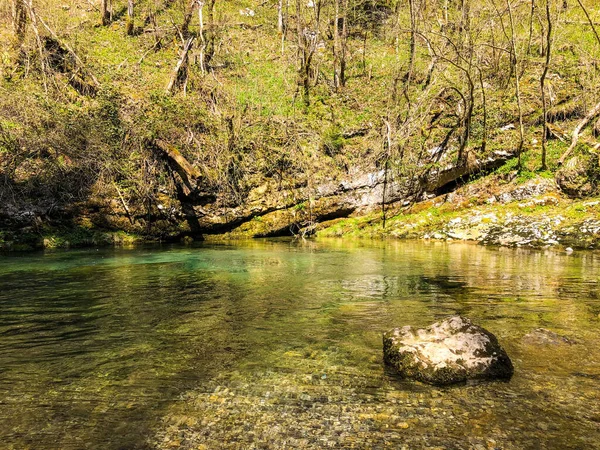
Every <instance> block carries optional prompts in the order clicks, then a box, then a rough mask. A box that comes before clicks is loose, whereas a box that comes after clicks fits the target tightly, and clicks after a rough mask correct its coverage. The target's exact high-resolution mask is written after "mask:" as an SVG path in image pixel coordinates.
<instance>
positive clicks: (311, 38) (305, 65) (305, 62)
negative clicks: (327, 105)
mask: <svg viewBox="0 0 600 450" xmlns="http://www.w3.org/2000/svg"><path fill="white" fill-rule="evenodd" d="M312 8H313V9H314V16H313V17H312V19H311V22H313V23H312V25H313V26H312V27H311V28H309V27H308V26H306V25H305V22H304V19H303V15H302V7H301V2H300V0H296V33H297V39H298V62H299V64H298V86H299V87H301V89H302V99H303V101H304V104H305V105H306V106H309V105H310V83H311V79H312V75H311V73H312V61H313V56H314V54H315V50H316V49H317V42H318V38H319V27H318V25H319V19H320V11H321V2H320V1H318V0H317V1H316V2H315V3H314V4H313V5H312ZM309 23H310V22H309Z"/></svg>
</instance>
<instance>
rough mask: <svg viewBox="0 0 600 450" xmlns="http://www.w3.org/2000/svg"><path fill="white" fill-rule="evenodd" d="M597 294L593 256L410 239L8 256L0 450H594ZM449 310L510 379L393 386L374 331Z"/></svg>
mask: <svg viewBox="0 0 600 450" xmlns="http://www.w3.org/2000/svg"><path fill="white" fill-rule="evenodd" d="M599 280H600V254H598V253H591V252H590V253H575V254H573V255H567V254H565V253H561V252H558V251H546V252H540V251H526V250H509V249H489V248H483V247H478V246H475V245H468V244H458V243H451V244H445V243H423V242H410V241H409V242H388V243H383V242H374V243H370V242H352V241H350V242H343V241H336V240H331V241H330V240H322V241H306V242H303V241H287V240H260V241H251V242H246V243H236V244H203V245H199V246H197V247H164V248H160V247H155V248H143V249H121V250H98V251H97V250H89V251H88V250H86V251H65V252H52V253H45V254H25V255H10V256H3V257H0V448H9V449H12V448H15V449H24V448H31V449H54V448H57V449H58V448H60V449H71V448H72V449H80V448H81V449H87V448H90V449H135V448H143V449H146V448H190V449H192V448H193V449H201V448H207V449H213V448H214V449H221V448H239V449H246V448H261V449H262V448H402V447H403V446H404V447H406V448H449V449H451V448H477V449H479V448H485V449H487V448H503V449H509V448H515V449H521V448H532V449H534V448H557V449H559V448H600V401H599V400H600V398H599V397H600V346H599V345H598V344H599V343H600V287H599V285H598V282H599ZM455 313H460V314H463V315H466V316H468V317H470V318H472V319H473V320H474V321H475V322H476V323H478V324H480V325H482V326H484V327H486V328H488V329H489V330H490V331H492V332H493V333H494V334H496V335H497V336H498V338H499V340H500V342H501V343H502V344H503V345H504V347H505V348H506V350H507V352H508V354H509V355H510V356H511V358H512V359H513V363H514V365H515V376H514V377H513V379H512V380H511V381H510V382H508V383H504V382H492V383H484V384H470V385H463V386H456V387H450V388H436V387H431V386H427V385H421V384H418V383H410V382H407V381H403V380H399V379H397V378H396V377H395V376H394V375H393V374H391V373H387V371H386V370H385V368H384V366H383V364H382V355H381V333H382V332H383V331H384V330H386V329H388V328H391V327H394V326H402V325H407V324H411V325H416V326H424V325H427V324H430V323H432V322H433V321H435V320H437V319H440V318H443V317H445V316H447V315H450V314H455ZM538 327H543V328H546V329H549V330H551V331H553V332H556V333H559V334H561V335H564V336H566V337H568V338H569V339H570V340H571V341H572V342H573V343H572V344H566V343H565V344H557V345H552V344H539V343H531V342H529V341H527V340H524V339H523V337H524V336H525V335H526V334H527V333H530V332H531V331H532V330H534V329H535V328H538Z"/></svg>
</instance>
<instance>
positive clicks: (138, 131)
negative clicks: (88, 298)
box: [0, 0, 600, 247]
mask: <svg viewBox="0 0 600 450" xmlns="http://www.w3.org/2000/svg"><path fill="white" fill-rule="evenodd" d="M547 1H548V2H549V3H548V9H546V3H545V2H541V3H539V4H537V3H536V2H533V3H531V4H527V3H514V4H512V3H502V4H500V2H494V1H492V0H477V1H474V0H473V1H466V2H461V3H460V4H455V3H454V2H450V3H448V2H446V7H445V9H444V8H439V7H437V6H436V5H437V3H435V2H431V1H426V0H419V1H417V0H411V1H408V0H407V1H406V2H402V1H399V2H396V1H364V0H346V1H334V0H331V1H316V2H312V1H311V2H289V1H282V2H279V1H276V0H273V1H260V2H259V1H227V2H225V1H219V0H216V1H215V0H211V1H206V2H191V3H189V2H183V1H181V2H179V1H173V0H148V1H147V0H142V1H138V2H133V1H132V2H130V10H132V11H133V15H129V14H128V4H127V2H125V1H115V2H113V4H112V6H111V8H112V10H110V9H109V10H108V11H107V15H106V17H104V20H103V18H102V14H101V10H102V8H103V6H102V5H103V4H104V3H103V2H100V1H96V0H88V1H83V0H67V1H57V0H45V1H41V0H40V1H36V0H33V1H32V2H28V1H27V2H25V1H23V0H12V1H11V2H9V3H8V4H6V2H5V4H3V5H2V6H1V7H0V8H1V9H0V42H1V44H0V45H1V47H0V52H1V54H2V65H1V71H2V78H1V81H0V177H1V178H2V183H0V230H2V233H3V235H2V236H3V238H2V240H3V241H4V242H5V246H7V247H11V246H12V247H15V243H16V242H26V244H27V245H28V246H31V245H33V246H38V245H44V246H55V245H58V246H60V245H76V244H99V243H102V242H105V241H108V242H114V241H118V242H121V241H130V240H131V239H161V240H162V239H179V238H181V237H182V236H190V237H193V238H201V237H203V236H206V235H207V234H214V233H217V234H221V233H229V234H228V236H273V235H281V234H290V233H301V234H310V233H312V232H313V231H314V230H315V229H316V228H317V227H318V223H321V222H326V221H329V220H332V219H339V218H341V217H348V216H363V215H365V214H371V215H372V214H374V215H375V216H379V218H380V219H381V215H382V210H383V211H386V210H388V209H389V211H390V212H388V213H385V215H386V218H389V217H391V216H393V214H394V212H398V211H399V209H398V207H399V206H402V205H406V204H413V203H415V202H419V201H421V200H423V199H427V198H429V197H432V196H437V195H446V194H448V193H449V192H452V191H453V190H454V189H456V188H457V187H459V186H461V185H463V184H464V183H467V182H469V181H470V180H472V179H474V178H477V177H479V176H481V175H484V174H486V173H490V172H492V171H494V170H498V168H499V167H502V166H503V165H505V164H508V166H504V167H505V168H504V169H502V170H504V171H505V172H515V173H518V176H519V177H521V178H523V177H525V178H527V177H529V178H531V177H533V173H534V172H538V173H539V176H541V177H542V178H545V179H554V178H556V180H557V181H558V185H559V187H560V188H561V190H562V191H561V193H559V194H558V195H559V196H560V195H569V196H571V197H578V196H594V195H596V194H597V180H598V174H599V173H600V170H598V157H597V148H598V145H597V142H598V141H597V139H596V137H595V136H596V135H597V134H598V133H600V122H597V115H598V114H594V108H595V106H596V105H597V104H598V102H599V101H600V91H599V89H598V82H597V80H598V74H599V65H598V61H599V58H598V56H599V55H600V38H598V34H597V30H596V28H595V25H594V24H595V22H597V21H598V20H600V8H599V7H598V5H597V4H596V2H594V1H591V0H588V1H583V2H582V3H581V6H583V8H582V7H581V6H580V5H579V4H578V3H576V2H566V3H564V4H563V2H558V1H552V0H547ZM11 3H12V4H11ZM532 4H533V5H534V9H531V5H532ZM200 7H201V9H202V22H200V15H199V11H200ZM547 13H548V15H546V14H547ZM548 18H549V21H550V22H548ZM102 22H104V23H102ZM278 23H281V24H282V27H279V26H278ZM548 23H551V25H552V30H551V33H550V39H548ZM548 43H550V51H549V52H548ZM547 55H550V58H547ZM544 73H545V76H542V75H543V74H544ZM541 78H544V80H545V81H544V89H543V91H542V90H541V87H540V83H541ZM542 92H543V94H544V95H543V97H542ZM544 100H545V103H546V109H547V112H546V114H544ZM544 118H545V119H546V120H544ZM544 122H547V124H546V125H544ZM578 128H580V129H581V133H579V134H580V136H578V139H577V142H575V144H576V145H574V146H573V148H574V149H573V151H572V152H571V153H570V154H569V155H568V158H564V162H565V163H564V164H563V165H562V166H560V167H559V164H558V162H559V158H560V157H561V155H564V154H565V152H566V151H567V149H568V148H569V147H570V146H571V141H572V137H573V132H574V130H577V129H578ZM544 130H545V133H544ZM546 138H547V142H546ZM543 144H544V146H545V147H546V148H547V152H546V153H547V157H546V161H545V164H544V161H542V153H543V146H542V145H543ZM507 161H508V163H507ZM477 195H479V194H477ZM369 217H371V216H369ZM378 220H379V219H378ZM107 232H109V233H110V234H106V233H107ZM115 233H116V234H115ZM123 233H126V234H123Z"/></svg>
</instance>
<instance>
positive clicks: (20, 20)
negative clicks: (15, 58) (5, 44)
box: [12, 0, 27, 51]
mask: <svg viewBox="0 0 600 450" xmlns="http://www.w3.org/2000/svg"><path fill="white" fill-rule="evenodd" d="M12 24H13V31H14V35H15V45H14V48H15V50H17V51H20V50H21V46H22V45H23V40H24V39H25V29H26V27H27V11H26V9H25V5H23V0H13V2H12Z"/></svg>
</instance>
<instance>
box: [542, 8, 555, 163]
mask: <svg viewBox="0 0 600 450" xmlns="http://www.w3.org/2000/svg"><path fill="white" fill-rule="evenodd" d="M550 2H551V0H546V23H547V29H546V60H545V61H544V70H543V71H542V75H541V76H540V90H541V93H542V170H546V169H547V168H548V165H547V164H546V147H547V146H546V143H547V137H548V130H546V128H547V125H546V124H547V121H548V102H547V100H546V76H547V75H548V68H549V67H550V58H551V57H552V15H551V13H550Z"/></svg>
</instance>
